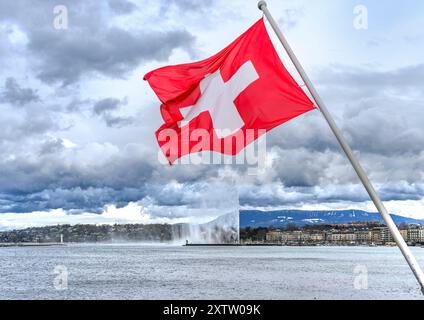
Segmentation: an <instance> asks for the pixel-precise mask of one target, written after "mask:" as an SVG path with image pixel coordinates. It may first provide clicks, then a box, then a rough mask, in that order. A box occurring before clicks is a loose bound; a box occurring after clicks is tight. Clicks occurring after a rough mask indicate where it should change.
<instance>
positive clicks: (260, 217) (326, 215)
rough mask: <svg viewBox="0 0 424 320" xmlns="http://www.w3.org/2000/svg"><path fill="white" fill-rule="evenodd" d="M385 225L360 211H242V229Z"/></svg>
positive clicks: (397, 220)
mask: <svg viewBox="0 0 424 320" xmlns="http://www.w3.org/2000/svg"><path fill="white" fill-rule="evenodd" d="M392 218H393V220H394V222H395V223H396V224H397V225H399V224H401V223H407V224H421V225H424V220H417V219H412V218H406V217H402V216H397V215H392ZM372 221H376V222H377V221H378V222H381V223H383V219H382V218H381V216H380V214H379V213H371V212H366V211H360V210H341V211H301V210H279V211H259V210H242V211H240V228H246V227H252V228H259V227H265V228H269V227H275V228H283V227H286V226H287V225H289V224H294V225H296V226H298V227H303V226H306V225H324V224H346V223H349V222H372Z"/></svg>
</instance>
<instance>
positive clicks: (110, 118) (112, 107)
mask: <svg viewBox="0 0 424 320" xmlns="http://www.w3.org/2000/svg"><path fill="white" fill-rule="evenodd" d="M127 103H128V101H127V98H125V99H124V100H119V99H116V98H106V99H103V100H100V101H98V102H96V103H95V104H94V107H93V112H94V114H96V115H98V116H101V117H102V118H103V120H104V121H105V122H106V125H107V126H108V127H110V128H123V127H125V126H129V125H131V124H133V123H134V121H135V119H134V118H132V117H123V116H118V115H115V114H114V112H115V111H118V110H119V109H120V108H121V107H122V106H124V105H126V104H127Z"/></svg>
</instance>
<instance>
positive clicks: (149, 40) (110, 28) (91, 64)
mask: <svg viewBox="0 0 424 320" xmlns="http://www.w3.org/2000/svg"><path fill="white" fill-rule="evenodd" d="M27 4H28V3H27V2H26V1H19V0H18V1H14V2H13V3H10V2H8V3H4V2H2V3H1V4H0V12H1V13H0V20H5V21H13V22H14V23H17V24H18V25H19V27H20V28H21V29H22V30H23V31H24V32H25V33H26V35H27V37H28V39H29V43H28V46H27V48H28V50H29V53H30V58H32V59H34V60H35V61H36V64H35V66H36V71H37V77H38V78H39V79H41V80H42V81H44V82H45V83H47V84H59V85H63V86H66V85H69V84H74V83H76V82H78V80H79V79H80V78H81V77H82V76H83V75H86V74H101V75H105V76H108V77H112V78H124V77H125V76H126V75H127V74H128V73H129V72H131V71H134V69H136V68H137V67H138V66H139V65H140V64H142V63H145V62H148V61H154V60H155V61H166V60H167V59H168V58H169V56H170V55H171V53H172V52H173V50H174V49H176V48H182V49H184V50H187V51H190V52H191V51H192V45H193V42H194V37H193V36H192V35H191V34H190V33H189V32H187V31H185V30H178V29H177V30H168V31H155V30H148V29H146V27H145V26H143V27H141V26H140V25H136V26H133V27H132V29H131V30H124V29H122V28H120V27H117V26H114V25H112V24H111V20H112V18H113V16H109V15H108V10H106V9H105V5H104V3H103V4H102V2H98V1H80V0H77V1H64V2H63V4H64V5H65V6H66V7H67V8H68V11H69V19H68V20H69V22H68V29H66V30H56V29H55V28H54V26H53V23H54V18H55V16H54V14H53V8H54V7H55V6H56V5H57V3H56V2H55V1H43V2H42V3H40V5H39V6H38V5H37V7H34V8H33V9H34V10H33V12H32V13H31V14H26V12H27V10H26V9H27V8H26V6H27ZM109 5H110V6H111V8H112V9H113V12H115V11H116V10H118V11H120V13H122V11H126V12H127V13H130V9H131V8H132V6H131V3H130V2H122V1H119V3H118V2H116V1H111V2H109Z"/></svg>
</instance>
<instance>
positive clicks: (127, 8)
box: [108, 0, 138, 14]
mask: <svg viewBox="0 0 424 320" xmlns="http://www.w3.org/2000/svg"><path fill="white" fill-rule="evenodd" d="M108 4H109V7H110V8H111V9H112V10H113V12H115V13H116V14H130V13H132V12H134V11H135V10H137V8H138V7H137V6H136V5H135V4H134V3H132V2H131V1H126V0H109V1H108Z"/></svg>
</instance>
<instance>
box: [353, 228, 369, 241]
mask: <svg viewBox="0 0 424 320" xmlns="http://www.w3.org/2000/svg"><path fill="white" fill-rule="evenodd" d="M355 236H356V242H359V243H369V242H371V241H372V232H371V231H368V230H367V231H356V232H355Z"/></svg>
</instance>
